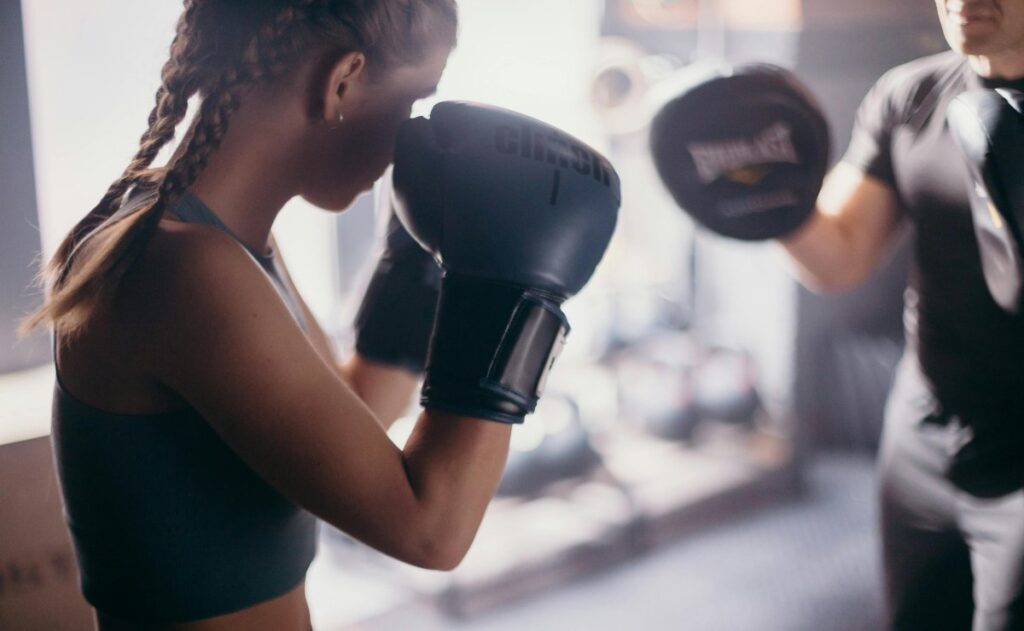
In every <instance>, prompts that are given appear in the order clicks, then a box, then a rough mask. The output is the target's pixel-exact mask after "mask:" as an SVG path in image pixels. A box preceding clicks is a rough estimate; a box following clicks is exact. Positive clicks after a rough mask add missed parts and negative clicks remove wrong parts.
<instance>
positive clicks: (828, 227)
mask: <svg viewBox="0 0 1024 631" xmlns="http://www.w3.org/2000/svg"><path fill="white" fill-rule="evenodd" d="M901 225H902V222H901V215H900V213H899V204H898V201H897V198H896V194H895V193H894V192H893V190H892V189H891V188H890V187H889V186H888V185H887V184H885V183H884V182H883V181H882V180H879V179H878V178H876V177H874V176H871V175H868V174H866V173H864V172H863V171H861V170H860V169H858V168H857V167H854V166H852V165H849V164H846V163H843V162H840V163H839V164H838V165H837V166H836V167H835V168H833V170H832V171H831V172H830V173H829V175H828V177H827V178H826V179H825V182H824V185H823V187H822V190H821V193H820V194H819V196H818V204H817V209H816V211H815V212H814V214H812V215H811V217H810V218H809V220H808V221H807V222H806V223H805V224H804V225H802V226H801V227H800V228H799V229H798V230H797V231H796V232H794V233H793V234H791V235H789V236H787V237H785V238H783V239H781V240H780V243H781V244H782V245H783V247H784V248H785V249H786V251H787V252H788V253H789V256H790V258H791V259H792V260H793V262H794V263H795V265H796V267H797V276H798V278H799V280H800V281H801V282H802V283H803V284H804V285H806V286H807V287H808V288H809V289H811V290H813V291H817V292H821V293H837V292H841V291H845V290H848V289H851V288H853V287H854V286H856V285H858V284H859V283H861V282H863V281H864V280H866V279H867V278H868V276H870V274H871V272H872V271H874V270H875V269H876V268H877V267H878V266H879V264H880V262H881V261H882V260H883V259H884V258H885V255H886V253H887V252H888V251H889V250H890V249H891V248H890V245H891V243H892V242H893V241H894V236H895V235H897V234H898V233H899V232H900V226H901Z"/></svg>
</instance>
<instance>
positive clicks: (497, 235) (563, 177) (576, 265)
mask: <svg viewBox="0 0 1024 631" xmlns="http://www.w3.org/2000/svg"><path fill="white" fill-rule="evenodd" d="M394 186H395V199H396V204H395V206H396V210H397V212H398V216H399V218H400V219H401V220H402V222H403V224H404V225H405V226H406V227H407V228H408V230H409V232H410V233H411V234H412V235H413V237H414V238H415V239H416V240H417V241H419V242H420V244H421V245H423V247H424V248H425V249H427V250H428V251H429V252H431V253H432V254H433V255H434V257H435V258H436V259H437V260H438V262H439V263H440V264H441V266H442V267H443V269H444V277H443V280H442V284H441V297H440V301H439V304H438V311H437V316H436V321H435V325H434V332H433V336H432V339H431V345H430V351H429V356H428V360H427V369H426V379H425V382H424V386H423V395H422V403H423V405H424V406H425V407H428V408H430V407H433V408H440V409H445V410H449V411H452V412H456V413H459V414H463V415H467V416H476V417H481V418H487V419H491V420H496V421H503V422H510V423H517V422H521V421H522V420H523V418H524V416H525V415H526V414H528V413H530V412H532V411H533V409H534V407H535V405H536V403H537V399H538V397H539V396H540V393H541V391H542V390H543V386H544V380H545V378H546V374H547V371H548V370H549V369H550V367H551V363H552V362H553V361H554V358H555V357H556V356H557V352H558V350H559V348H560V345H561V343H562V339H563V338H564V336H565V334H566V333H568V328H569V327H568V322H567V321H566V320H565V316H564V314H563V313H562V311H561V309H560V306H559V305H560V304H561V303H562V301H564V300H565V299H566V298H568V297H569V296H572V295H573V294H575V293H576V292H578V291H579V290H580V289H581V288H582V287H583V285H584V284H585V283H586V282H587V281H588V280H589V278H590V276H591V275H592V274H593V272H594V269H595V267H596V266H597V264H598V262H599V261H600V260H601V257H602V256H603V254H604V251H605V249H606V248H607V246H608V242H609V240H610V239H611V235H612V232H613V231H614V228H615V223H616V218H617V214H618V208H619V201H620V192H619V180H618V176H617V175H616V173H615V171H614V169H613V168H612V166H611V165H610V164H609V163H608V161H607V160H605V159H604V158H603V157H602V156H601V155H600V154H599V153H597V152H596V151H595V150H593V149H591V148H590V147H588V146H586V145H584V144H583V143H581V142H579V141H578V140H576V139H574V138H572V137H570V136H568V135H567V134H564V133H563V132H561V131H559V130H557V129H555V128H553V127H551V126H549V125H547V124H545V123H542V122H540V121H537V120H534V119H532V118H528V117H526V116H522V115H520V114H516V113H514V112H510V111H508V110H502V109H499V108H494V107H488V106H482V105H474V104H470V103H457V102H445V103H439V104H437V105H436V106H435V107H434V108H433V111H432V112H431V116H430V118H429V119H424V118H417V119H413V120H411V121H409V122H407V123H405V124H404V126H403V128H402V130H401V131H400V133H399V138H398V143H397V145H396V149H395V168H394Z"/></svg>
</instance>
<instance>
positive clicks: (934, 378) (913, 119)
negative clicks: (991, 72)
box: [843, 52, 1024, 423]
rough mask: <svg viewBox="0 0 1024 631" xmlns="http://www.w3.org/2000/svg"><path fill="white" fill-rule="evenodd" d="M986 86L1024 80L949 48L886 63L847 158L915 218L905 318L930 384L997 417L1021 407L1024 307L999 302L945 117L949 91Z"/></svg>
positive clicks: (949, 400) (948, 404)
mask: <svg viewBox="0 0 1024 631" xmlns="http://www.w3.org/2000/svg"><path fill="white" fill-rule="evenodd" d="M983 87H990V88H991V87H1014V88H1017V89H1024V80H1019V81H1012V82H1007V81H992V80H988V79H981V78H980V77H978V76H977V75H976V74H975V73H974V72H973V71H972V70H971V68H970V66H969V65H968V63H967V61H966V60H965V59H964V58H963V57H962V56H960V55H958V54H956V53H953V52H947V53H943V54H939V55H934V56H931V57H926V58H923V59H919V60H917V61H913V62H911V63H908V64H905V65H902V66H899V67H897V68H894V69H893V70H890V71H889V72H888V73H886V74H885V75H884V76H883V77H882V78H881V79H879V81H878V82H877V83H876V84H875V86H874V87H873V88H872V89H871V91H870V92H869V93H868V95H867V97H865V99H864V101H863V103H862V104H861V106H860V109H859V111H858V113H857V120H856V124H855V126H854V131H853V137H852V139H851V142H850V146H849V148H848V149H847V152H846V154H845V156H844V157H843V161H844V162H846V163H848V164H851V165H853V166H855V167H857V168H859V169H861V170H862V171H864V172H865V173H867V174H869V175H871V176H874V177H875V178H878V179H879V180H881V181H882V182H884V183H885V184H887V185H888V186H889V187H891V188H892V189H893V190H894V191H895V192H896V195H897V197H898V199H899V203H900V207H901V210H902V212H903V213H904V215H905V217H907V218H908V219H909V221H910V222H911V223H912V224H913V226H914V228H915V237H914V239H915V242H914V264H913V269H912V272H911V279H910V287H909V288H908V290H907V293H906V310H905V316H904V318H905V323H906V326H907V339H908V344H909V350H910V351H916V352H917V353H918V355H919V358H920V366H921V370H922V372H923V373H924V375H925V377H926V378H927V379H928V381H929V382H930V385H931V390H932V391H933V394H934V395H935V397H936V399H937V400H938V401H939V402H941V403H942V405H943V407H945V408H947V410H948V411H950V412H953V413H957V414H962V415H963V416H964V417H965V418H966V419H968V420H972V419H973V420H976V421H981V422H985V421H993V422H997V423H998V422H999V421H1000V418H999V417H1003V416H1006V415H1008V414H1011V415H1012V414H1018V415H1019V414H1024V316H1020V315H1017V316H1013V315H1010V314H1008V313H1006V312H1004V311H1003V310H1001V309H1000V308H999V307H998V306H997V305H996V304H995V302H993V300H992V297H991V296H990V295H989V293H988V289H987V287H986V286H985V280H984V277H983V276H982V270H981V259H980V256H979V253H978V245H977V242H976V241H975V237H974V229H973V227H972V224H971V213H970V202H969V201H968V197H967V191H968V189H967V186H968V184H967V175H966V170H965V167H964V165H963V163H962V162H961V159H960V156H959V153H958V152H957V149H956V147H955V145H954V144H953V139H952V138H951V136H950V134H949V132H948V129H947V127H946V107H947V105H948V104H949V102H950V100H951V99H952V98H953V97H955V96H956V95H957V94H960V93H961V92H963V91H965V90H969V89H977V88H983ZM1022 173H1024V171H1022Z"/></svg>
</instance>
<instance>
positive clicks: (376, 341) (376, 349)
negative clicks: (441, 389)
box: [355, 170, 441, 374]
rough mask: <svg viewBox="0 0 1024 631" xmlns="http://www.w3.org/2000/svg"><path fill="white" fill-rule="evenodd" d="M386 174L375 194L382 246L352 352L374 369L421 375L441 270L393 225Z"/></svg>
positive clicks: (398, 224)
mask: <svg viewBox="0 0 1024 631" xmlns="http://www.w3.org/2000/svg"><path fill="white" fill-rule="evenodd" d="M391 189H392V183H391V171H390V170H389V171H388V172H386V173H385V174H384V177H383V178H382V179H381V184H380V189H379V190H378V192H377V221H378V222H379V225H380V226H382V228H383V235H382V236H383V238H382V242H383V247H382V248H381V252H380V256H379V258H378V259H377V266H376V268H375V269H374V271H373V276H372V277H371V278H370V282H369V285H368V286H367V287H366V292H365V293H364V294H363V301H362V303H361V304H360V305H359V311H358V313H357V314H356V321H355V334H356V351H358V352H359V354H360V355H362V356H363V357H365V358H366V359H369V360H371V361H374V362H376V363H378V364H385V365H388V366H394V367H397V368H404V369H405V370H408V371H409V372H412V373H414V374H419V373H421V372H423V368H424V366H425V364H426V360H427V344H428V343H429V341H430V331H431V328H432V327H433V324H434V310H435V309H436V307H437V295H438V292H439V291H440V288H441V268H440V267H439V266H438V265H437V262H435V261H434V259H433V258H432V257H431V256H430V253H428V252H426V251H425V250H424V249H423V248H421V247H420V244H419V243H417V242H416V241H415V240H414V239H413V238H412V237H411V236H410V235H409V233H408V232H407V231H406V229H405V228H404V227H403V226H402V224H401V222H400V221H398V217H396V216H395V211H394V208H392V203H393V196H392V194H391Z"/></svg>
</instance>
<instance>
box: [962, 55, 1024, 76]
mask: <svg viewBox="0 0 1024 631" xmlns="http://www.w3.org/2000/svg"><path fill="white" fill-rule="evenodd" d="M967 61H968V63H970V64H971V68H972V69H973V70H974V72H975V73H977V74H978V76H980V77H984V78H986V79H1008V80H1014V79H1024V50H1013V51H1007V52H1005V53H999V54H996V55H967Z"/></svg>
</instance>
